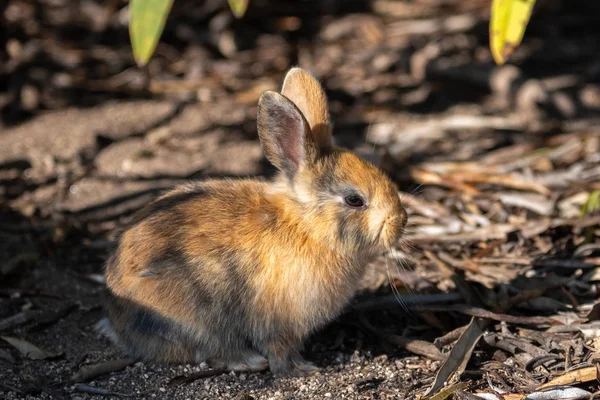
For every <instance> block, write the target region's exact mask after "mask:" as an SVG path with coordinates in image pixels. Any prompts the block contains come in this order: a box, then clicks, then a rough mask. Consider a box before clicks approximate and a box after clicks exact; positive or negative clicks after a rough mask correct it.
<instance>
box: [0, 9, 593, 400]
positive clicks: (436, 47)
mask: <svg viewBox="0 0 600 400" xmlns="http://www.w3.org/2000/svg"><path fill="white" fill-rule="evenodd" d="M75 3H77V4H76V5H75ZM0 15H1V17H0V18H1V19H0V22H1V23H0V44H1V45H2V46H0V335H1V336H2V337H7V338H8V339H9V341H6V340H3V341H0V398H2V399H49V398H55V399H63V398H72V399H96V398H107V399H109V398H115V399H116V398H122V397H131V398H140V399H174V400H179V399H182V400H183V399H218V398H223V399H240V400H242V399H244V400H250V399H257V400H258V399H328V398H343V399H413V398H420V397H422V396H423V395H424V394H425V392H426V391H427V389H428V388H430V387H431V386H432V385H433V384H434V381H436V374H437V373H438V371H440V367H441V366H442V365H443V364H444V363H446V365H448V366H449V365H450V364H452V363H453V362H454V363H455V364H457V365H455V367H454V370H459V372H458V373H457V374H454V376H449V375H448V376H444V375H443V374H444V373H440V374H441V375H440V376H441V378H439V380H441V381H442V382H443V381H446V380H447V381H448V382H447V383H448V385H446V388H448V387H450V388H451V389H448V390H449V392H448V393H447V396H446V397H439V398H447V397H449V396H453V398H458V399H461V398H467V399H468V398H472V397H469V396H472V395H473V393H486V394H490V395H492V394H493V395H494V396H496V397H493V398H499V399H522V398H524V397H525V395H526V394H529V393H533V392H535V391H539V390H542V389H540V385H543V384H545V383H547V382H551V383H552V384H553V385H558V384H557V383H556V382H558V381H554V379H558V378H561V377H566V378H564V379H566V380H565V381H564V382H562V383H561V384H560V385H569V386H568V388H569V390H579V391H582V392H577V393H576V394H577V396H580V397H576V396H575V397H574V398H592V397H591V396H592V394H593V393H595V392H597V391H598V390H599V388H598V383H597V378H598V376H597V372H595V371H596V369H595V366H596V363H597V359H598V358H597V353H598V350H600V339H599V338H600V326H599V325H598V319H600V313H598V310H597V308H596V307H595V305H596V300H597V298H598V282H599V281H600V240H599V238H600V231H599V230H598V229H599V228H598V227H599V226H600V214H599V213H598V210H596V211H593V210H592V208H593V207H592V206H593V204H592V203H593V201H591V200H590V199H592V200H593V198H594V196H600V194H599V193H600V184H599V182H600V124H599V122H600V85H599V84H598V82H599V81H600V79H599V78H600V30H598V29H597V26H598V23H600V8H599V6H598V5H597V4H594V2H581V4H577V5H576V6H575V5H573V4H571V3H570V2H567V1H558V0H556V1H551V0H547V1H542V0H539V1H538V5H536V12H535V13H534V15H533V17H532V22H531V24H530V26H529V28H528V31H527V34H526V38H525V40H524V43H523V45H522V46H521V47H520V48H519V49H518V50H517V52H516V53H515V55H514V57H513V59H512V64H511V65H506V66H503V67H497V66H495V65H494V64H493V62H492V59H491V55H490V53H489V50H488V47H487V23H488V18H489V2H488V1H472V2H461V1H443V0H439V1H438V0H427V1H426V0H414V1H400V2H395V1H384V0H378V1H372V2H366V1H348V2H345V1H335V0H334V1H326V2H315V1H307V2H299V1H285V2H272V1H256V2H252V1H251V7H250V9H249V11H248V14H247V16H246V17H245V18H244V19H243V20H241V21H236V20H234V19H233V18H232V17H231V15H230V14H229V11H228V9H227V7H226V2H224V1H206V2H194V1H181V2H177V1H176V2H175V6H174V9H173V12H172V15H171V16H170V18H169V21H168V23H167V28H166V30H165V34H164V36H163V39H162V41H161V44H160V45H159V47H158V49H157V53H156V55H155V57H154V58H153V60H152V62H151V63H150V65H149V68H148V71H149V74H150V77H151V78H150V79H148V76H147V75H145V74H144V73H143V71H141V70H140V69H138V68H137V67H135V66H134V63H133V60H132V56H131V49H130V47H129V42H128V38H127V26H126V24H125V22H124V21H126V2H122V1H118V0H115V1H109V2H101V1H93V0H86V1H80V2H69V1H66V0H65V1H62V0H52V1H50V0H27V1H26V0H10V1H8V2H7V3H6V4H5V5H0ZM292 65H300V66H302V67H304V68H307V69H309V70H311V71H312V72H313V73H314V74H315V75H316V76H318V77H319V78H320V79H321V80H322V82H323V85H324V87H325V89H326V91H327V94H328V96H329V100H330V103H331V104H330V106H331V113H332V117H333V120H334V122H335V132H334V135H335V137H336V142H337V143H338V144H340V145H343V146H347V147H349V148H351V149H353V150H354V151H355V152H357V153H358V154H360V155H362V156H363V157H365V158H367V159H369V160H372V161H373V162H374V163H376V164H378V165H379V166H380V167H381V168H382V169H384V170H385V171H386V172H387V173H388V174H389V175H390V176H392V177H393V179H394V180H396V181H397V182H398V184H399V186H400V188H401V193H400V196H401V197H402V198H403V199H404V201H406V203H407V204H408V206H409V224H410V225H409V231H408V232H407V237H406V238H405V240H403V241H402V243H399V244H398V249H397V250H396V252H394V254H384V255H382V256H381V257H380V258H379V259H378V260H377V261H376V262H374V263H373V264H372V265H371V266H370V267H369V272H368V274H367V276H366V277H365V279H364V282H363V285H362V289H361V292H360V293H359V294H358V295H357V298H356V299H355V300H354V301H353V303H352V305H351V306H349V308H348V310H347V312H345V313H344V314H343V315H342V316H341V317H339V318H338V319H337V320H335V321H333V322H332V323H331V324H329V325H328V326H327V327H326V328H324V329H323V330H322V331H320V332H317V333H316V334H315V335H313V336H312V337H311V339H310V341H309V342H308V344H307V346H306V352H305V353H306V354H305V355H306V358H307V359H309V360H311V361H313V362H315V363H316V364H317V365H318V366H319V367H321V368H322V371H321V374H320V375H317V376H313V377H308V378H294V379H292V378H289V379H274V378H273V377H272V375H271V374H270V373H267V372H265V373H257V374H234V373H231V374H218V375H213V376H211V375H210V373H207V376H205V377H200V378H198V379H195V380H194V381H193V382H182V379H180V378H178V379H176V380H174V381H172V380H173V378H176V377H190V376H193V374H194V373H198V372H200V371H209V369H208V368H207V367H206V366H204V365H199V366H198V365H172V366H165V365H159V364H153V363H141V362H129V363H127V364H128V365H127V366H121V368H117V367H116V366H115V365H116V364H115V360H117V361H118V360H120V359H122V357H123V355H121V354H119V352H118V350H116V349H115V348H113V347H112V346H111V345H110V344H109V343H108V342H107V340H105V339H104V338H102V337H100V336H99V335H98V334H97V333H96V332H95V331H94V324H95V323H96V322H97V321H98V320H100V319H101V318H102V317H103V309H102V305H103V303H104V297H103V291H104V287H103V283H102V268H103V263H104V262H105V260H106V258H107V257H108V255H109V254H110V251H111V248H112V246H114V238H115V235H116V234H117V232H118V230H119V228H120V227H122V226H123V225H124V224H126V223H127V222H128V219H129V218H130V216H131V214H132V213H133V212H135V211H136V210H138V209H139V208H140V207H142V206H143V205H144V204H146V203H148V202H149V201H150V200H151V199H153V198H154V197H156V196H157V195H158V194H159V193H160V192H161V191H163V190H166V189H168V188H170V187H173V186H174V185H177V184H179V183H183V182H186V181H189V180H196V179H203V178H205V177H207V176H210V177H247V176H256V175H260V176H269V175H270V174H272V172H273V169H272V167H270V166H269V165H268V163H267V162H266V161H265V159H264V157H263V155H262V151H261V148H260V144H259V142H258V139H257V133H256V103H257V101H258V98H259V96H260V94H261V93H262V92H263V91H265V90H269V89H277V88H278V86H279V85H280V83H281V79H282V77H283V75H284V73H285V71H286V70H287V69H288V68H289V67H290V66H292ZM594 193H596V194H594ZM469 321H472V322H471V323H470V322H469ZM465 331H466V333H463V332H465ZM13 339H16V340H20V341H26V343H29V344H33V345H35V346H36V348H34V349H32V348H25V349H24V348H23V347H22V346H23V345H24V342H15V341H14V340H13ZM10 340H13V342H11V341H10ZM15 344H16V345H15ZM19 346H21V348H20V349H18V348H19ZM36 358H37V359H36ZM446 360H449V361H446ZM461 361H464V362H462V363H461ZM104 362H109V364H110V368H109V371H107V373H105V374H98V375H97V376H93V377H92V376H90V377H88V378H85V379H73V377H74V376H76V374H78V373H81V372H82V371H84V372H85V371H86V368H87V370H88V371H89V369H90V368H92V371H97V370H98V367H97V366H98V365H99V364H102V363H104ZM111 363H112V364H111ZM458 364H461V365H462V367H459V366H458ZM82 367H83V370H82ZM576 371H579V373H580V375H578V378H577V380H573V379H571V378H570V377H571V376H572V374H574V373H575V372H576ZM573 376H574V375H573ZM445 378H447V379H445ZM569 379H570V380H569ZM190 380H191V379H190ZM76 381H80V382H76ZM457 382H458V383H457ZM573 393H574V392H569V394H570V395H573ZM511 396H514V397H511ZM519 396H520V397H519ZM586 396H587V397H586ZM488 398H490V397H488ZM547 398H561V397H547ZM563 398H564V397H563ZM572 398H573V397H572Z"/></svg>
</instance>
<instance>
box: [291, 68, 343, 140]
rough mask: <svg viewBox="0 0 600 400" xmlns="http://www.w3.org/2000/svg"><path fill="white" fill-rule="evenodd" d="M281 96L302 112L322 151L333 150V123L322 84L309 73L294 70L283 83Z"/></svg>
mask: <svg viewBox="0 0 600 400" xmlns="http://www.w3.org/2000/svg"><path fill="white" fill-rule="evenodd" d="M281 94H283V95H284V96H285V97H287V98H288V99H290V100H291V101H292V102H293V103H294V104H295V105H296V107H298V109H299V110H300V111H301V112H302V114H303V115H304V117H305V118H306V120H307V121H308V125H309V126H310V129H311V132H312V134H313V138H314V140H315V142H316V144H317V146H319V148H320V149H323V150H327V149H329V148H331V146H332V144H331V123H330V120H329V107H328V105H327V97H326V96H325V92H324V91H323V88H322V87H321V84H319V82H318V81H317V80H316V79H315V78H314V77H313V76H312V75H311V74H310V73H309V72H307V71H305V70H303V69H301V68H292V69H290V70H289V71H288V73H287V75H286V76H285V79H284V81H283V87H282V88H281Z"/></svg>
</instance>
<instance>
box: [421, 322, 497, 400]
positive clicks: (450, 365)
mask: <svg viewBox="0 0 600 400" xmlns="http://www.w3.org/2000/svg"><path fill="white" fill-rule="evenodd" d="M488 323H489V322H488V321H486V320H482V319H480V318H473V319H472V320H471V322H470V323H469V325H468V327H467V329H466V330H465V331H464V333H463V334H462V335H461V336H460V338H459V339H458V341H457V342H456V344H455V345H454V347H453V348H452V351H451V352H450V355H449V356H448V359H447V360H446V362H445V363H444V365H442V367H441V368H440V370H439V371H438V373H437V375H436V377H435V380H434V381H433V385H431V387H430V388H429V390H427V392H426V393H425V395H426V396H428V395H430V394H435V393H437V392H438V391H439V390H440V389H441V388H442V387H443V386H444V385H445V384H446V383H448V382H452V381H455V380H457V379H459V378H460V376H461V375H462V373H463V371H464V370H465V368H466V366H467V363H468V362H469V359H470V358H471V354H472V353H473V350H474V349H475V346H476V345H477V342H479V339H480V338H481V336H482V335H483V330H484V329H485V327H486V326H487V324H488Z"/></svg>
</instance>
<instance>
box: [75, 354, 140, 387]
mask: <svg viewBox="0 0 600 400" xmlns="http://www.w3.org/2000/svg"><path fill="white" fill-rule="evenodd" d="M136 361H137V360H135V359H133V358H121V359H118V360H110V361H107V362H103V363H101V364H93V365H84V366H83V367H81V368H80V369H79V371H77V373H76V374H75V375H73V376H72V377H71V382H87V381H91V380H93V379H94V378H96V377H98V376H101V375H104V374H109V373H111V372H116V371H120V370H122V369H123V368H125V367H128V366H130V365H132V364H134V363H135V362H136Z"/></svg>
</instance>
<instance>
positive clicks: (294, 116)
mask: <svg viewBox="0 0 600 400" xmlns="http://www.w3.org/2000/svg"><path fill="white" fill-rule="evenodd" d="M257 122H258V136H259V137H260V142H261V143H262V146H263V149H264V152H265V155H266V157H267V159H268V160H269V161H270V162H271V163H272V164H273V165H274V166H276V167H277V168H278V169H279V170H280V171H282V172H284V173H285V174H286V175H287V176H288V178H292V177H293V176H294V174H295V173H296V171H297V170H298V168H299V167H300V165H301V164H302V163H306V165H310V164H311V163H312V162H314V159H315V158H316V157H317V155H318V149H317V147H316V145H315V143H314V140H313V138H312V136H311V133H310V128H309V126H308V122H306V119H305V118H304V116H303V115H302V113H301V112H300V110H298V107H296V106H295V105H294V103H292V102H291V101H290V100H288V99H287V98H285V96H283V95H281V94H279V93H277V92H273V91H267V92H265V93H263V95H262V96H261V97H260V100H259V101H258V116H257Z"/></svg>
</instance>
